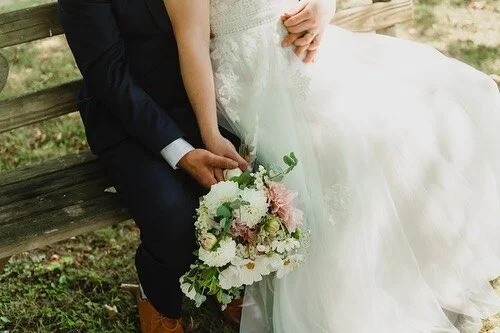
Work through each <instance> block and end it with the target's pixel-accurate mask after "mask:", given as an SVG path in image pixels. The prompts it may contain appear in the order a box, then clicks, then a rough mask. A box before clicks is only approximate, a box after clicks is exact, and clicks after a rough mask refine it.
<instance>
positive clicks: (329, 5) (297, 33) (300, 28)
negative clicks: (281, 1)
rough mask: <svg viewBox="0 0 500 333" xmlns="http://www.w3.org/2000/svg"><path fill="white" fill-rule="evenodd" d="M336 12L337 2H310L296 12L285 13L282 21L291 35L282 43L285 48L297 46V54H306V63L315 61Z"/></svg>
mask: <svg viewBox="0 0 500 333" xmlns="http://www.w3.org/2000/svg"><path fill="white" fill-rule="evenodd" d="M334 12H335V1H332V0H310V1H307V2H305V3H301V4H300V6H299V7H298V8H297V9H295V10H294V11H291V12H288V13H285V14H284V15H283V16H282V17H281V19H282V21H283V24H284V26H285V27H286V29H287V30H288V32H289V34H288V36H286V37H285V39H284V40H283V42H282V46H283V47H287V46H290V45H292V44H293V45H294V46H295V54H296V55H297V56H301V55H302V54H303V53H304V52H305V53H306V56H305V57H304V62H305V63H310V62H312V61H314V58H315V57H316V52H317V49H318V46H319V44H320V43H321V38H322V36H323V32H324V30H325V28H326V27H327V26H328V23H329V22H330V19H331V18H332V17H333V14H334Z"/></svg>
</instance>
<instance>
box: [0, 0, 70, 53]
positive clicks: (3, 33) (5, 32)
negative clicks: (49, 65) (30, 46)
mask: <svg viewBox="0 0 500 333" xmlns="http://www.w3.org/2000/svg"><path fill="white" fill-rule="evenodd" d="M62 33H63V28H62V26H61V24H60V22H59V14H58V9H57V3H51V4H46V5H41V6H36V7H31V8H25V9H21V10H17V11H13V12H8V13H4V14H0V48H2V47H6V46H11V45H17V44H21V43H26V42H30V41H33V40H38V39H42V38H46V37H51V36H55V35H59V34H62Z"/></svg>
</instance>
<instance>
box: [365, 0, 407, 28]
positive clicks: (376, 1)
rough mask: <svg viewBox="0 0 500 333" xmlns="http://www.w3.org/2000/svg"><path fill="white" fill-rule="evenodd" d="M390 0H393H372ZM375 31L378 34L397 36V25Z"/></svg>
mask: <svg viewBox="0 0 500 333" xmlns="http://www.w3.org/2000/svg"><path fill="white" fill-rule="evenodd" d="M390 1H392V0H372V2H373V3H378V2H390ZM412 1H413V0H412ZM375 32H376V33H377V34H380V35H386V36H393V37H396V26H395V25H394V26H392V27H389V28H385V29H379V30H376V31H375Z"/></svg>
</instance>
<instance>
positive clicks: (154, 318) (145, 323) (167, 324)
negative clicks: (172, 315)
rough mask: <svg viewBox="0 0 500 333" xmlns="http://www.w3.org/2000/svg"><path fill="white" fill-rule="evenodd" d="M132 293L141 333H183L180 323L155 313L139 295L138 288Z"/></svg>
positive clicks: (148, 303) (149, 304)
mask: <svg viewBox="0 0 500 333" xmlns="http://www.w3.org/2000/svg"><path fill="white" fill-rule="evenodd" d="M132 292H133V293H134V294H135V299H136V301H137V309H138V310H139V320H140V323H141V333H184V329H183V328H182V325H181V321H180V320H178V319H169V318H167V317H165V316H163V315H161V314H160V313H159V312H158V311H156V310H155V308H154V307H153V306H152V305H151V303H150V302H149V301H148V299H147V298H145V297H144V296H143V295H141V294H142V293H141V290H140V287H139V286H137V287H136V288H134V290H132Z"/></svg>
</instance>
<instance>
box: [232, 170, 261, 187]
mask: <svg viewBox="0 0 500 333" xmlns="http://www.w3.org/2000/svg"><path fill="white" fill-rule="evenodd" d="M230 181H233V182H236V183H238V185H239V187H247V186H249V185H252V184H253V183H254V181H255V178H254V177H253V176H252V175H251V173H250V172H249V171H245V172H243V173H242V174H241V175H239V176H238V177H233V178H231V179H230Z"/></svg>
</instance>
